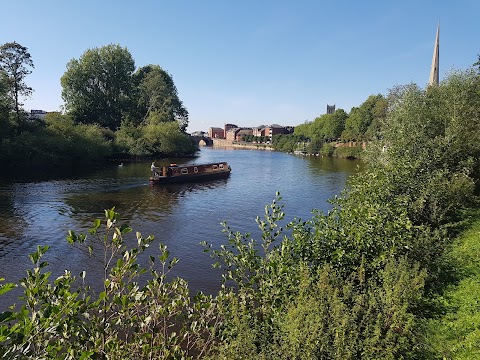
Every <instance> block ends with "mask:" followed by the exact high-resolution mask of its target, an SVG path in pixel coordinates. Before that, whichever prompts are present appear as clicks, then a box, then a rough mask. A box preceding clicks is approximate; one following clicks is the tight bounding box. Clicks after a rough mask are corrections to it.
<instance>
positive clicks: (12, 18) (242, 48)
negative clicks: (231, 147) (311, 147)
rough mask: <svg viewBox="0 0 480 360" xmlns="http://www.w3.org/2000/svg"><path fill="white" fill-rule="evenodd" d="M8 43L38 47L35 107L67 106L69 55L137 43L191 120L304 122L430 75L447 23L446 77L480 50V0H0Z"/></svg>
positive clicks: (198, 126)
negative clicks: (172, 86) (64, 97)
mask: <svg viewBox="0 0 480 360" xmlns="http://www.w3.org/2000/svg"><path fill="white" fill-rule="evenodd" d="M0 9H1V12H2V16H1V21H0V45H1V44H4V43H7V42H13V41H16V42H17V43H19V44H21V45H23V46H25V47H27V48H28V51H29V52H30V54H31V58H32V60H33V62H34V66H35V68H34V69H33V70H32V73H31V74H30V75H28V76H27V77H26V79H25V81H26V83H27V85H28V86H30V87H32V88H33V90H34V93H33V95H32V97H31V98H29V99H25V100H24V108H25V109H26V110H27V111H29V110H31V109H40V110H45V111H59V110H60V109H61V106H62V105H63V100H62V97H61V92H62V87H61V85H60V78H61V77H62V75H63V74H64V73H65V70H66V65H67V63H68V62H69V61H70V60H72V59H79V58H80V57H81V55H82V54H83V53H84V52H85V51H86V50H88V49H92V48H98V47H102V46H105V45H109V44H119V45H120V46H122V47H126V48H127V49H128V50H129V51H130V53H131V54H132V57H133V59H134V60H135V65H136V67H137V68H138V67H141V66H144V65H148V64H156V65H160V66H161V67H162V68H163V69H164V70H166V71H167V72H168V73H169V74H170V75H171V76H172V78H173V80H174V82H175V85H176V87H177V90H178V94H179V97H180V99H181V100H182V101H183V103H184V105H185V107H186V108H187V110H188V112H189V126H188V128H187V131H188V132H193V131H198V130H202V131H208V128H209V127H223V126H224V124H225V123H233V124H236V125H238V126H244V127H252V126H259V125H269V124H280V125H283V126H295V125H298V124H302V123H304V122H306V121H312V120H314V119H315V117H317V116H320V115H322V114H324V113H325V112H326V107H327V104H330V105H336V108H337V109H339V108H341V109H344V110H345V111H346V112H349V111H350V110H351V108H352V107H356V106H360V105H361V104H362V103H363V102H364V101H365V100H366V99H367V98H368V97H369V96H370V95H375V94H383V95H386V94H387V93H388V91H389V89H390V88H392V87H394V86H395V85H403V84H409V83H416V84H417V85H419V86H420V87H424V86H425V85H426V83H427V82H428V77H429V73H430V66H431V62H432V54H433V47H434V40H435V33H436V29H437V25H438V24H440V80H441V79H442V78H443V77H445V76H446V75H447V74H448V73H449V72H451V71H453V70H456V69H457V70H458V69H467V68H468V67H470V66H472V64H473V63H475V62H476V61H477V60H478V54H479V53H480V42H479V40H480V26H478V15H479V14H480V1H478V0H456V1H455V2H453V1H430V0H402V1H398V0H397V1H390V0H378V1H377V0H364V1H358V0H356V1H354V0H352V1H346V0H336V1H333V0H330V1H321V0H316V1H315V0H291V1H286V0H285V1H284V0H277V1H274V0H242V1H229V0H175V1H173V0H170V1H167V0H136V1H133V0H130V1H124V0H116V1H113V0H112V1H109V0H82V1H65V0H44V1H38V0H22V1H11V0H10V1H8V0H4V1H2V2H1V3H0Z"/></svg>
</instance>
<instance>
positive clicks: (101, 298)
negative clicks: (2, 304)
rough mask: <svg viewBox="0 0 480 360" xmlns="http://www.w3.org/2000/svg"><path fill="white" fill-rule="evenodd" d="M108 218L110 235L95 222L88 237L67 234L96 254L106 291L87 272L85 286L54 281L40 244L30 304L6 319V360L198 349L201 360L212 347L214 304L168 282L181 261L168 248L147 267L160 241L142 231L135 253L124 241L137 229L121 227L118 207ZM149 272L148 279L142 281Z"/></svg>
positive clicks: (68, 278)
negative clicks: (141, 259) (149, 252)
mask: <svg viewBox="0 0 480 360" xmlns="http://www.w3.org/2000/svg"><path fill="white" fill-rule="evenodd" d="M105 216H106V223H105V227H104V228H103V230H102V228H101V222H100V220H96V221H95V223H94V226H93V227H92V229H90V230H89V234H88V235H84V234H80V235H77V234H75V233H74V232H73V231H70V233H69V236H68V237H67V240H68V242H69V243H71V244H72V245H73V246H75V247H78V248H79V249H81V250H82V251H84V252H86V253H87V254H89V255H90V256H94V257H97V259H98V261H99V263H100V265H101V267H102V269H103V281H102V285H103V289H102V291H100V292H98V293H97V292H95V291H93V290H92V289H91V288H90V287H89V286H88V285H87V280H88V277H87V274H86V273H85V272H82V274H80V282H78V280H77V278H76V277H75V276H73V275H72V274H71V273H70V272H68V271H66V272H65V274H64V275H62V276H60V277H58V278H57V279H55V280H54V281H53V282H50V279H49V278H50V275H51V273H50V272H47V271H46V267H47V265H48V264H47V263H46V262H44V261H43V260H42V257H43V255H44V254H45V252H46V251H47V250H48V247H47V246H44V247H39V248H38V251H37V252H36V253H34V254H32V255H30V259H31V261H32V264H33V266H34V267H33V269H32V270H28V271H27V276H26V277H25V278H23V279H22V280H21V282H20V285H21V286H22V287H23V289H24V295H23V297H22V300H23V301H24V303H25V304H24V305H23V306H22V307H21V309H19V310H17V311H14V310H15V309H12V311H8V312H4V313H3V314H2V316H1V317H0V355H1V356H2V358H12V359H13V358H35V359H37V358H48V359H87V358H95V359H96V358H101V359H107V358H108V359H152V358H155V359H167V358H188V357H189V354H191V353H192V352H194V353H195V354H197V355H198V356H201V355H202V354H203V353H205V352H206V351H207V350H208V348H209V347H210V346H211V343H212V341H213V340H214V334H215V327H216V323H217V320H216V319H217V317H216V311H215V301H213V299H212V298H211V297H209V296H205V295H203V294H201V293H199V294H197V295H196V296H195V297H193V298H191V297H190V293H189V290H188V285H187V283H186V282H185V281H184V280H182V279H179V278H170V277H169V273H170V271H171V270H172V268H173V267H174V265H175V264H176V263H177V262H178V260H177V259H176V258H173V259H170V257H169V252H168V250H167V249H166V247H165V246H163V245H160V247H159V250H160V251H159V255H158V256H157V257H154V256H150V267H149V268H148V269H145V268H141V267H140V266H139V264H138V262H137V259H138V256H139V255H140V254H142V253H143V252H144V251H145V250H146V249H147V248H148V247H149V246H150V245H151V244H152V242H153V237H151V236H149V237H147V238H144V237H142V236H141V234H140V233H138V232H137V233H136V242H137V245H136V246H135V247H133V248H128V247H127V245H126V238H125V236H126V235H127V234H128V233H129V232H131V229H130V228H129V227H128V226H125V225H119V224H118V223H117V221H118V214H116V213H115V212H114V210H113V209H111V210H107V211H105ZM97 254H98V255H97ZM144 273H148V275H149V276H148V278H147V279H146V280H145V281H141V275H142V274H144ZM167 277H168V279H167ZM11 286H12V285H11V284H6V285H3V288H1V289H0V290H3V291H7V290H9V289H11Z"/></svg>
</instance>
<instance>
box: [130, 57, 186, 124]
mask: <svg viewBox="0 0 480 360" xmlns="http://www.w3.org/2000/svg"><path fill="white" fill-rule="evenodd" d="M134 80H135V84H136V86H137V89H136V90H137V96H138V108H137V111H138V112H139V116H140V117H141V118H142V119H143V120H145V119H147V118H148V117H149V116H150V114H151V113H152V112H156V113H157V117H158V116H160V118H161V121H162V122H169V121H177V122H178V124H179V126H180V129H181V130H182V131H185V129H186V128H187V125H188V111H187V109H186V108H185V107H184V105H183V103H182V101H181V100H180V98H179V97H178V91H177V88H176V86H175V84H174V82H173V79H172V76H171V75H170V74H168V73H167V72H166V71H165V70H163V69H162V68H161V67H160V66H159V65H147V66H144V67H141V68H139V69H138V70H137V71H136V73H135V74H134Z"/></svg>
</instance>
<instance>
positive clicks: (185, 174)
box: [150, 163, 231, 185]
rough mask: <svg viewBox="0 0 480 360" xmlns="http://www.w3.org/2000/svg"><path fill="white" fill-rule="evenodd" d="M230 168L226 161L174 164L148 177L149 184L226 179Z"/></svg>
mask: <svg viewBox="0 0 480 360" xmlns="http://www.w3.org/2000/svg"><path fill="white" fill-rule="evenodd" d="M230 172H231V168H230V166H228V164H227V163H215V164H203V165H180V166H177V165H174V164H172V165H171V166H168V167H163V168H162V171H161V172H160V174H159V173H156V172H155V174H154V175H152V176H151V177H150V184H151V185H157V184H159V185H161V184H174V183H183V182H194V181H209V180H216V179H226V178H228V177H229V176H230Z"/></svg>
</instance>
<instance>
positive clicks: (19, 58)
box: [0, 42, 34, 121]
mask: <svg viewBox="0 0 480 360" xmlns="http://www.w3.org/2000/svg"><path fill="white" fill-rule="evenodd" d="M30 68H34V66H33V61H32V58H31V56H30V53H29V52H28V49H27V48H26V47H24V46H22V45H20V44H18V43H17V42H10V43H6V44H3V45H2V46H0V71H1V72H3V74H4V75H5V76H6V78H7V84H8V87H9V92H10V98H11V101H12V104H13V108H14V110H15V113H16V114H17V121H18V120H19V119H20V107H21V106H22V104H21V103H20V99H19V97H20V96H30V95H31V94H32V92H33V89H32V88H31V87H29V86H27V84H26V83H25V77H26V76H27V75H29V74H30V73H31V72H32V71H31V70H30Z"/></svg>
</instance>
